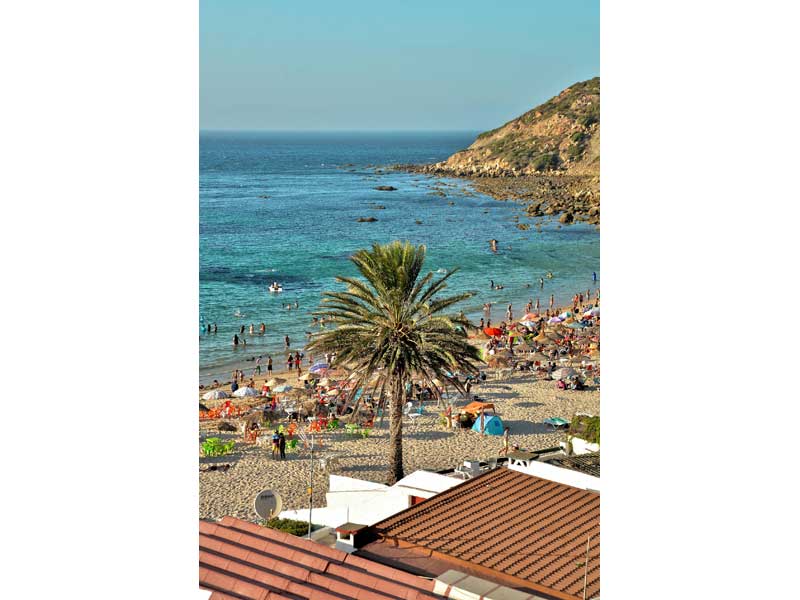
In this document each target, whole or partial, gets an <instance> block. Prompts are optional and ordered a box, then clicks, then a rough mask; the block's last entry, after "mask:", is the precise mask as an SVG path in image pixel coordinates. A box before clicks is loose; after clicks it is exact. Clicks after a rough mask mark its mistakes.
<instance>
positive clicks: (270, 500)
mask: <svg viewBox="0 0 800 600" xmlns="http://www.w3.org/2000/svg"><path fill="white" fill-rule="evenodd" d="M282 507H283V502H282V501H281V496H280V494H279V493H278V492H273V491H272V490H263V491H261V492H259V493H258V494H257V495H256V499H255V500H254V501H253V508H255V510H256V514H257V515H258V516H259V517H261V518H262V519H264V520H265V521H268V520H269V519H271V518H272V517H277V516H278V513H279V512H281V508H282Z"/></svg>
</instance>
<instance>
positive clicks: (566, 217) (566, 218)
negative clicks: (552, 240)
mask: <svg viewBox="0 0 800 600" xmlns="http://www.w3.org/2000/svg"><path fill="white" fill-rule="evenodd" d="M558 220H559V221H560V222H561V223H572V221H574V220H575V217H573V216H572V213H568V212H566V213H564V214H562V215H561V216H560V217H559V218H558Z"/></svg>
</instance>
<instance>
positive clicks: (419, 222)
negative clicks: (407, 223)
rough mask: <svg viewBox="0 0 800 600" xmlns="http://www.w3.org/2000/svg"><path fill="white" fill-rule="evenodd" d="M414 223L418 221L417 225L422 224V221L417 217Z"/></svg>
mask: <svg viewBox="0 0 800 600" xmlns="http://www.w3.org/2000/svg"><path fill="white" fill-rule="evenodd" d="M414 223H416V224H417V225H422V221H420V220H419V219H417V220H416V221H414Z"/></svg>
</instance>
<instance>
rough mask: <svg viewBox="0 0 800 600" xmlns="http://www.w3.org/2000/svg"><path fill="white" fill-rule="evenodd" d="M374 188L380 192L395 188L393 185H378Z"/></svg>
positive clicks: (391, 190)
mask: <svg viewBox="0 0 800 600" xmlns="http://www.w3.org/2000/svg"><path fill="white" fill-rule="evenodd" d="M375 189H376V190H378V191H381V192H393V191H395V190H396V189H397V188H396V187H394V186H393V185H379V186H378V187H376V188H375Z"/></svg>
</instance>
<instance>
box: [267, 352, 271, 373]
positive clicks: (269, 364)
mask: <svg viewBox="0 0 800 600" xmlns="http://www.w3.org/2000/svg"><path fill="white" fill-rule="evenodd" d="M267 374H268V375H272V356H271V355H270V356H267Z"/></svg>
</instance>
